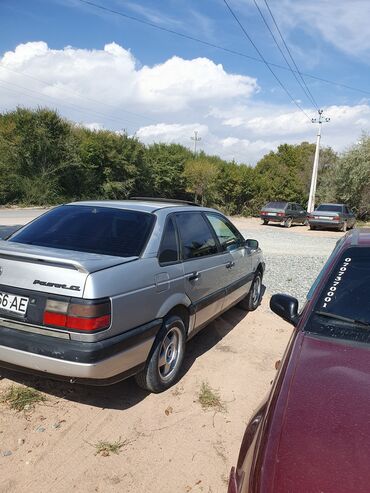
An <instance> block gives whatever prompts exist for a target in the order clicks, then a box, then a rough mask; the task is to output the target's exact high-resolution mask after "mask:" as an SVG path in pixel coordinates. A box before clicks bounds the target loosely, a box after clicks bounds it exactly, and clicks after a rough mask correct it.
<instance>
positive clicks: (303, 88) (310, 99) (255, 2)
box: [253, 0, 319, 110]
mask: <svg viewBox="0 0 370 493" xmlns="http://www.w3.org/2000/svg"><path fill="white" fill-rule="evenodd" d="M253 2H254V5H255V6H256V9H257V10H258V12H259V14H260V16H261V17H262V20H263V22H264V24H265V26H266V27H267V29H268V31H269V32H270V34H271V36H272V39H273V40H274V42H275V44H276V46H277V48H278V49H279V51H280V53H281V55H282V57H283V58H284V60H285V63H286V64H287V66H288V67H289V70H290V71H291V73H292V74H293V75H294V77H295V79H296V81H297V82H298V84H299V85H300V87H301V89H302V90H303V92H304V93H305V95H306V96H307V98H308V99H309V101H310V102H311V103H312V104H313V105H314V106H315V108H316V109H317V110H318V109H319V107H318V105H317V104H316V101H315V100H314V98H313V96H312V94H311V93H310V92H308V91H307V89H306V88H305V86H304V85H303V84H302V82H301V81H300V79H299V78H298V76H297V74H296V73H295V71H294V70H293V67H292V66H291V64H290V63H289V60H288V59H287V57H286V56H285V53H284V52H283V50H282V49H281V47H280V45H279V43H278V41H277V39H276V37H275V35H274V33H273V32H272V30H271V28H270V26H269V23H268V22H267V20H266V17H265V16H264V15H263V12H262V10H261V9H260V7H259V5H258V3H257V1H256V0H253Z"/></svg>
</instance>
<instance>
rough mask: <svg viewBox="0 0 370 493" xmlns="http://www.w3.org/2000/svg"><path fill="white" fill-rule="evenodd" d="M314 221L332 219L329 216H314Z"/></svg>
mask: <svg viewBox="0 0 370 493" xmlns="http://www.w3.org/2000/svg"><path fill="white" fill-rule="evenodd" d="M315 219H333V218H332V217H330V216H315Z"/></svg>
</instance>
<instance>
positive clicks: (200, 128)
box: [136, 123, 209, 146]
mask: <svg viewBox="0 0 370 493" xmlns="http://www.w3.org/2000/svg"><path fill="white" fill-rule="evenodd" d="M194 131H197V132H198V133H199V134H200V135H202V139H205V138H207V137H208V134H209V129H208V126H207V125H201V124H199V123H188V124H180V123H173V124H167V123H158V124H157V125H148V126H146V127H142V128H139V130H138V131H137V132H136V137H137V138H138V139H140V140H141V141H142V142H144V143H146V144H151V143H152V142H166V143H172V142H177V143H180V144H183V145H186V146H189V145H190V144H191V137H192V136H193V135H194Z"/></svg>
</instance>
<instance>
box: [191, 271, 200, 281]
mask: <svg viewBox="0 0 370 493" xmlns="http://www.w3.org/2000/svg"><path fill="white" fill-rule="evenodd" d="M199 278H200V273H199V272H193V273H192V274H190V276H189V277H188V281H197V280H198V279H199Z"/></svg>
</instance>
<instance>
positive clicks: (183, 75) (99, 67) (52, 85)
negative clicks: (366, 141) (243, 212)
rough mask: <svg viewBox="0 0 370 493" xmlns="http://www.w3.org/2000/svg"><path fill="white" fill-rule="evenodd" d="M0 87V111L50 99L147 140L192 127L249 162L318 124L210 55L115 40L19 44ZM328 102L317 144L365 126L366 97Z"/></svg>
mask: <svg viewBox="0 0 370 493" xmlns="http://www.w3.org/2000/svg"><path fill="white" fill-rule="evenodd" d="M284 1H285V2H287V1H288V0H284ZM24 74H27V75H24ZM0 89H1V90H0V110H2V111H3V110H10V109H14V108H15V107H16V106H17V105H24V106H31V107H34V106H37V105H47V106H51V107H53V108H57V109H58V110H59V111H60V112H61V114H63V115H64V116H66V117H67V118H70V119H72V120H73V121H75V122H79V123H78V124H80V125H85V126H87V127H88V128H91V129H99V128H110V129H113V130H115V131H118V132H119V131H123V129H125V130H126V131H127V132H128V133H130V134H134V133H136V135H137V137H138V138H140V139H141V140H142V141H143V142H145V143H151V142H160V141H161V142H179V143H181V144H183V145H186V146H188V147H192V145H193V142H192V141H191V136H192V135H193V134H194V131H195V130H197V131H198V133H199V136H200V137H201V139H202V140H201V141H200V142H199V146H198V147H199V148H200V149H203V150H205V151H206V152H209V153H212V154H219V155H221V156H222V157H224V158H226V159H236V160H237V161H240V162H247V163H255V162H256V161H257V160H258V159H259V158H260V157H261V156H262V155H263V154H264V153H266V152H268V151H269V150H272V149H274V148H276V147H277V146H278V145H279V144H280V143H283V142H288V143H299V142H301V141H302V140H308V141H311V142H313V141H314V140H315V134H316V128H315V127H314V126H313V125H312V124H311V123H310V121H309V120H307V119H306V117H305V116H304V115H303V114H302V113H301V112H299V111H297V110H296V109H295V108H293V107H292V106H289V105H277V104H272V103H270V102H266V101H263V100H262V96H261V94H264V93H265V94H266V91H265V92H261V93H260V94H259V95H258V98H257V97H255V95H256V93H257V92H258V90H259V86H258V83H257V81H256V79H254V78H252V77H248V76H246V75H240V74H232V73H229V72H227V71H226V70H225V68H224V67H223V66H222V65H218V64H215V63H214V62H213V61H212V60H210V59H208V58H196V59H192V60H185V59H182V58H180V57H176V56H175V57H172V58H170V59H169V60H165V61H163V63H160V64H157V65H155V66H153V67H150V66H147V65H146V66H142V65H140V64H139V63H138V61H137V60H136V59H135V57H134V55H133V54H132V53H131V52H130V50H128V49H125V48H123V47H122V46H120V45H118V44H116V43H109V44H106V45H105V46H104V48H103V49H100V50H97V49H96V50H87V49H79V48H73V47H70V46H69V47H66V48H64V49H61V50H55V49H51V48H49V47H48V45H47V44H46V43H44V42H32V43H25V44H20V45H18V46H17V47H16V49H15V50H14V51H9V52H7V53H5V54H4V55H3V57H2V58H1V57H0ZM263 89H264V90H265V89H266V88H263ZM325 110H326V114H327V116H330V117H331V122H330V123H329V124H328V125H325V130H324V131H323V144H324V145H332V146H333V147H334V148H335V149H336V150H342V149H343V148H345V147H346V146H348V145H349V144H350V143H352V142H355V141H356V140H357V139H358V136H359V135H360V134H361V131H362V130H365V131H366V130H367V131H368V130H369V128H370V106H369V103H368V102H367V101H363V102H361V104H357V105H353V106H349V105H341V106H339V105H338V106H331V107H329V108H325ZM307 111H308V110H307ZM309 114H310V116H311V113H309ZM312 116H315V115H313V114H312Z"/></svg>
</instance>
